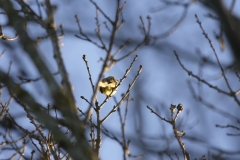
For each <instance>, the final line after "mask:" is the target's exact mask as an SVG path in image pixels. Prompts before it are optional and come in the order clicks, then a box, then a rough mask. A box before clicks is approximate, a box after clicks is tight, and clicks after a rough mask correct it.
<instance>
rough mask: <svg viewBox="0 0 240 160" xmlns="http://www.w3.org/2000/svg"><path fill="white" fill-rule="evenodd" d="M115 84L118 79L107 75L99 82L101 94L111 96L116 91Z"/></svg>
mask: <svg viewBox="0 0 240 160" xmlns="http://www.w3.org/2000/svg"><path fill="white" fill-rule="evenodd" d="M117 84H118V80H117V79H116V78H115V77H113V76H109V77H107V78H104V79H102V80H101V81H100V82H99V90H100V92H101V93H102V94H105V95H106V96H110V97H111V96H113V95H114V94H115V93H116V92H117V88H116V86H117ZM110 94H111V95H110Z"/></svg>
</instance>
